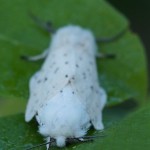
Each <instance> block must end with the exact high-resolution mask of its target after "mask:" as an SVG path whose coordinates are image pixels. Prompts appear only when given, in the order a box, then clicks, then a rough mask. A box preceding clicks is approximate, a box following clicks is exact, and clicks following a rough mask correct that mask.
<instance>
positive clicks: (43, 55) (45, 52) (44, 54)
mask: <svg viewBox="0 0 150 150" xmlns="http://www.w3.org/2000/svg"><path fill="white" fill-rule="evenodd" d="M48 53H49V49H47V50H45V51H44V52H43V53H41V54H39V55H36V56H26V55H23V56H21V59H24V60H27V61H38V60H41V59H44V58H46V57H47V55H48Z"/></svg>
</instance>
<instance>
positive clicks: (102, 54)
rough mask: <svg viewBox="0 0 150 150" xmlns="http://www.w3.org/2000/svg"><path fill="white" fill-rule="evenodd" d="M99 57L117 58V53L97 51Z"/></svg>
mask: <svg viewBox="0 0 150 150" xmlns="http://www.w3.org/2000/svg"><path fill="white" fill-rule="evenodd" d="M96 57H97V58H111V59H112V58H115V57H116V55H115V54H104V53H97V54H96Z"/></svg>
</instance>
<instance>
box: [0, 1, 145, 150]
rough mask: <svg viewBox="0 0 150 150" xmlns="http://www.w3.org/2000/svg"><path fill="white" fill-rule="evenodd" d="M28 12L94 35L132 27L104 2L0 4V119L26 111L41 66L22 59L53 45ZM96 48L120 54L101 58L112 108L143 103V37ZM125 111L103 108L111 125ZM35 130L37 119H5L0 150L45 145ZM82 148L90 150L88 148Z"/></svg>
mask: <svg viewBox="0 0 150 150" xmlns="http://www.w3.org/2000/svg"><path fill="white" fill-rule="evenodd" d="M29 11H31V12H33V13H35V14H36V15H37V16H39V17H40V18H43V19H44V20H51V21H52V22H53V24H54V26H55V27H56V28H59V27H61V26H63V25H67V24H77V25H80V26H82V27H85V28H89V29H91V31H93V33H94V35H95V37H112V36H114V35H116V34H118V33H119V32H121V31H122V30H123V29H125V28H126V27H127V26H128V21H127V19H126V18H125V17H124V16H123V15H121V14H120V13H118V11H116V10H115V9H114V8H113V7H112V6H110V5H109V4H108V3H107V2H105V1H104V0H93V1H90V0H76V1H75V0H62V1H58V0H45V1H42V0H32V1H31V0H22V1H20V0H13V1H11V0H7V1H6V0H0V19H1V23H0V60H1V63H0V72H1V73H0V79H1V84H0V104H1V105H0V110H1V111H0V113H1V115H0V116H2V115H6V114H7V115H8V114H13V113H17V112H24V108H25V103H26V102H27V98H28V95H29V93H28V82H29V79H30V77H31V76H32V74H33V73H34V72H35V71H36V70H38V69H39V68H40V66H41V64H42V62H38V63H29V62H25V61H23V60H21V59H20V56H21V55H23V54H28V55H34V54H38V53H40V52H42V51H43V50H44V49H45V48H47V47H48V44H49V40H50V39H49V36H48V34H47V33H45V32H44V31H43V30H41V29H40V28H38V27H37V26H36V25H35V24H34V23H33V22H32V20H31V19H30V17H29V16H28V12H29ZM98 48H99V50H100V51H102V52H104V53H114V54H116V59H113V60H97V64H98V72H99V77H100V83H101V84H102V86H104V88H105V89H106V91H107V93H108V105H116V104H120V103H121V102H124V101H125V100H128V99H131V98H132V99H135V100H137V101H138V102H139V103H142V99H144V97H145V96H146V90H147V70H146V61H145V54H144V49H143V46H142V44H141V42H140V40H139V38H138V37H137V36H136V35H135V34H133V33H131V32H130V31H127V33H125V35H123V36H122V37H120V39H118V40H116V41H113V42H111V43H102V44H98ZM17 105H19V106H17ZM4 106H5V107H4ZM17 107H19V108H17ZM121 108H122V107H120V109H118V108H117V110H116V108H114V109H113V108H111V110H110V109H109V110H108V109H107V110H105V112H104V122H105V125H106V126H107V127H110V126H113V125H114V123H115V122H116V121H118V120H120V119H122V118H124V116H126V114H128V113H129V112H128V108H127V110H125V111H124V110H123V111H122V109H121ZM5 110H6V111H5ZM37 126H38V125H37V123H35V122H34V121H32V122H31V123H29V124H27V123H25V122H24V115H23V114H21V115H16V116H10V117H7V118H1V119H0V128H1V130H0V150H1V149H2V150H5V149H12V150H13V149H14V150H17V149H18V150H20V149H24V148H26V147H29V146H32V145H34V144H39V143H41V142H42V136H40V135H39V134H38V133H37V130H38V129H37ZM92 132H93V131H92ZM96 133H98V132H96ZM112 133H113V131H112ZM110 134H111V131H110ZM26 144H27V145H26ZM82 145H83V147H84V145H85V149H88V147H86V144H82ZM82 145H81V149H84V148H82ZM89 145H92V146H97V144H89ZM98 146H99V145H98ZM74 148H75V147H74V146H70V147H67V148H65V149H74ZM54 149H56V148H54ZM76 149H80V145H79V146H77V147H76Z"/></svg>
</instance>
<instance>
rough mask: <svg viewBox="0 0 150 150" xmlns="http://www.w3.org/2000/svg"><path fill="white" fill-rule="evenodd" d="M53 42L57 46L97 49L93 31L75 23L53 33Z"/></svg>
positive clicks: (53, 45)
mask: <svg viewBox="0 0 150 150" xmlns="http://www.w3.org/2000/svg"><path fill="white" fill-rule="evenodd" d="M51 44H52V47H55V48H64V47H65V48H67V47H69V48H72V47H73V48H77V49H85V50H91V49H92V50H93V49H96V42H95V38H94V36H93V34H92V32H91V31H90V30H88V29H83V28H81V27H79V26H75V25H69V26H65V27H62V28H60V29H58V30H57V32H56V33H55V34H54V35H53V38H52V43H51Z"/></svg>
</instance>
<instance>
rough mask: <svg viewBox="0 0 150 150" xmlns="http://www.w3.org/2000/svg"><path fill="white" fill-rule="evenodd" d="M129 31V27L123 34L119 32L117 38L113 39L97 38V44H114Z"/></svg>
mask: <svg viewBox="0 0 150 150" xmlns="http://www.w3.org/2000/svg"><path fill="white" fill-rule="evenodd" d="M127 30H128V26H127V27H126V28H125V29H123V30H122V31H121V32H119V33H118V34H116V35H115V36H112V37H104V38H96V42H97V43H108V42H113V41H115V40H117V39H119V38H120V37H121V36H123V35H124V34H125V33H126V32H127Z"/></svg>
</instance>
